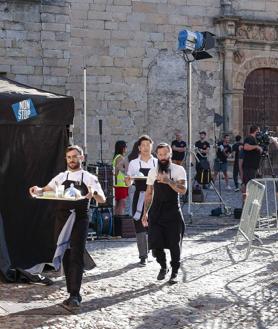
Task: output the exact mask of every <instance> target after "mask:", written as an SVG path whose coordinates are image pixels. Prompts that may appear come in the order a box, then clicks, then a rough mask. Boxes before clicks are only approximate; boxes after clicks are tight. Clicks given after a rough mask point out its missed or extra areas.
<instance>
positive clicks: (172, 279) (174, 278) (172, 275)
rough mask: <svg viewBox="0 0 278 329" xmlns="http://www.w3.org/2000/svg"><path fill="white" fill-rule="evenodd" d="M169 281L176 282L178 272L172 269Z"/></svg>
mask: <svg viewBox="0 0 278 329" xmlns="http://www.w3.org/2000/svg"><path fill="white" fill-rule="evenodd" d="M169 283H170V284H175V283H178V272H173V271H172V274H171V276H170V280H169Z"/></svg>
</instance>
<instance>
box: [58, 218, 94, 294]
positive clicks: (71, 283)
mask: <svg viewBox="0 0 278 329" xmlns="http://www.w3.org/2000/svg"><path fill="white" fill-rule="evenodd" d="M67 214H68V215H69V212H67V211H66V212H64V211H62V212H61V211H59V214H58V216H57V220H56V233H57V238H58V236H59V234H60V232H61V230H62V228H63V226H64V224H65V222H66V221H67V219H68V216H67ZM88 226H89V219H88V215H87V213H82V214H78V213H77V215H76V220H75V223H74V225H73V228H72V233H71V238H70V249H67V250H66V252H65V254H64V257H63V267H64V272H65V277H66V285H67V291H68V293H70V294H71V295H78V294H79V291H80V287H81V282H82V276H83V270H84V260H83V254H84V250H85V245H86V239H87V234H88Z"/></svg>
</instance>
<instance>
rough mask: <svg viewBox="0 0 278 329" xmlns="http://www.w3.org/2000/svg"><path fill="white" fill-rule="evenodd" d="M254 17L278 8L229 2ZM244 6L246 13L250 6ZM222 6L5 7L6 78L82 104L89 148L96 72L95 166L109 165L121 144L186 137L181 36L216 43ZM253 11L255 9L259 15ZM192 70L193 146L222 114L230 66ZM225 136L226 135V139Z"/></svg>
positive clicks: (1, 4) (0, 30)
mask: <svg viewBox="0 0 278 329" xmlns="http://www.w3.org/2000/svg"><path fill="white" fill-rule="evenodd" d="M224 2H226V5H227V6H228V7H227V8H228V10H230V11H231V12H232V13H233V14H238V15H245V16H246V17H249V18H251V17H253V18H254V19H255V18H258V17H260V18H262V19H264V18H266V17H274V16H275V17H276V16H277V8H276V7H275V5H277V1H256V0H250V1H227V0H225V1H224ZM243 2H244V4H243ZM221 4H222V5H223V1H220V0H219V1H215V0H137V1H136V0H41V1H39V0H33V1H27V0H25V1H24V0H17V1H3V0H0V71H1V72H7V76H8V77H10V78H13V79H15V80H17V81H20V82H23V83H26V84H30V85H33V86H35V87H39V88H43V89H46V90H50V91H55V92H58V93H63V94H68V95H72V96H74V98H75V106H76V115H75V122H74V125H75V129H74V136H75V141H76V142H78V143H81V144H82V143H83V133H82V132H83V117H82V111H83V68H84V66H86V67H87V109H88V153H89V160H90V161H92V160H93V159H94V160H97V159H99V158H100V154H99V149H100V143H99V136H98V120H99V119H102V120H103V142H104V154H103V158H104V159H105V160H110V159H111V157H112V153H113V148H114V143H115V141H116V140H117V139H125V140H127V141H128V142H129V144H130V148H131V144H132V142H133V141H134V140H135V139H136V138H137V137H138V136H139V135H140V134H142V133H145V132H146V133H149V134H151V135H152V136H153V138H154V139H155V141H156V142H159V141H161V140H164V141H168V142H170V141H171V139H172V138H173V132H174V130H175V129H176V128H179V129H182V130H183V132H184V133H185V136H186V130H187V123H186V120H187V118H186V87H187V86H186V70H185V64H184V62H183V60H182V58H181V57H180V54H178V53H177V52H176V47H177V36H178V32H179V31H180V30H181V29H184V28H187V29H190V30H197V31H203V30H209V31H211V32H215V33H217V29H216V28H215V26H214V21H213V19H214V17H217V16H219V15H221V14H222V13H223V8H221ZM251 5H252V6H251ZM212 54H213V59H211V60H204V61H200V62H196V63H194V64H193V100H192V103H193V138H194V139H195V138H197V137H198V134H197V133H198V131H199V130H200V129H205V130H207V131H208V135H209V138H210V139H211V141H212V140H213V137H214V132H213V123H212V122H213V113H214V111H215V112H217V113H220V114H222V111H223V105H222V96H221V95H222V92H223V90H222V89H223V88H222V60H221V57H220V56H219V52H218V49H215V50H214V51H212ZM218 133H219V131H218V130H217V134H218Z"/></svg>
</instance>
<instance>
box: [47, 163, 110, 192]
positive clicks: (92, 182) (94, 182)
mask: <svg viewBox="0 0 278 329" xmlns="http://www.w3.org/2000/svg"><path fill="white" fill-rule="evenodd" d="M82 173H83V183H84V184H85V185H86V186H87V187H90V188H91V191H92V193H93V192H94V191H96V192H97V193H98V194H99V195H100V196H103V197H104V193H103V190H102V188H101V185H100V183H99V181H98V178H97V177H96V176H95V175H92V174H90V173H89V172H88V171H86V170H83V169H80V170H78V171H69V170H67V171H64V172H61V173H60V174H58V175H57V176H55V177H54V178H52V179H51V181H50V182H49V183H48V184H47V185H48V186H49V187H51V188H52V189H53V190H54V191H55V187H56V184H58V185H61V184H62V183H63V182H64V181H65V180H66V179H68V180H71V181H74V182H81V180H82ZM67 176H68V177H67Z"/></svg>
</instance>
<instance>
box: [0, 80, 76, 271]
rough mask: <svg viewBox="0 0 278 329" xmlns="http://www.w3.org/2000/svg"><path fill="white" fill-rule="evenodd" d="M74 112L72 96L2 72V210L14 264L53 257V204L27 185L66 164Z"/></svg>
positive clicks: (40, 183)
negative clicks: (30, 84)
mask: <svg viewBox="0 0 278 329" xmlns="http://www.w3.org/2000/svg"><path fill="white" fill-rule="evenodd" d="M73 116H74V100H73V98H72V97H68V96H63V95H58V94H53V93H49V92H46V91H43V90H39V89H35V88H32V87H28V86H25V85H22V84H19V83H17V82H14V81H11V80H8V79H4V78H0V215H1V216H2V222H3V225H2V227H4V232H2V235H3V233H4V236H5V240H6V246H7V248H6V249H7V250H8V255H9V258H10V262H11V267H12V268H15V267H21V268H30V267H32V266H34V265H36V264H39V263H43V262H49V261H51V260H52V257H53V254H54V248H55V242H54V237H53V230H54V213H53V207H54V204H53V203H51V202H45V201H43V200H35V199H32V198H31V197H30V196H29V193H28V189H29V187H30V186H33V185H38V186H44V185H46V184H47V183H48V182H49V181H50V179H51V178H52V177H53V176H55V175H56V174H57V173H58V172H60V171H63V170H64V169H65V161H64V150H65V148H66V146H67V145H68V129H67V126H68V125H70V124H72V122H73ZM0 229H1V225H0ZM2 235H1V236H2ZM2 238H3V237H2ZM2 247H3V243H2ZM0 253H1V250H0ZM3 258H4V255H3V253H2V261H3ZM0 261H1V256H0ZM4 262H5V260H4ZM7 263H8V261H7V260H6V263H5V264H7ZM0 266H1V262H0ZM0 270H1V268H0Z"/></svg>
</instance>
